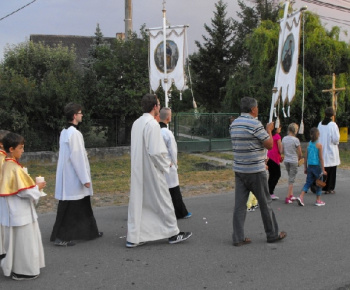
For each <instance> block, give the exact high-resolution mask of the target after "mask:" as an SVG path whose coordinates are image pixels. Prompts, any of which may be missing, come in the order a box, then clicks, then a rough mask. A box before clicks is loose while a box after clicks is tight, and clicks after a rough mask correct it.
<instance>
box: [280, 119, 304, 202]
mask: <svg viewBox="0 0 350 290" xmlns="http://www.w3.org/2000/svg"><path fill="white" fill-rule="evenodd" d="M298 129H299V126H298V125H297V124H295V123H291V124H289V126H288V135H287V136H285V137H284V138H283V139H282V152H281V153H282V157H283V156H284V165H285V167H286V170H287V173H288V193H287V197H286V199H285V203H287V204H288V203H292V202H293V201H294V200H295V197H294V195H293V184H294V181H295V177H296V175H297V173H298V161H299V160H300V159H301V158H302V156H301V155H302V154H301V147H300V141H299V139H298V138H297V137H295V135H296V134H297V132H298Z"/></svg>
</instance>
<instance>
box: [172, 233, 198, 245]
mask: <svg viewBox="0 0 350 290" xmlns="http://www.w3.org/2000/svg"><path fill="white" fill-rule="evenodd" d="M191 236H192V233H191V232H186V233H185V232H180V233H178V234H177V235H175V236H172V237H170V238H169V244H177V243H181V242H183V241H186V240H187V239H189V238H190V237H191Z"/></svg>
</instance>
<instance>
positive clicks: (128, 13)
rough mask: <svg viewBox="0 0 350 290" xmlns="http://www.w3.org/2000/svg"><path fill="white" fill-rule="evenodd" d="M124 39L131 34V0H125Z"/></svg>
mask: <svg viewBox="0 0 350 290" xmlns="http://www.w3.org/2000/svg"><path fill="white" fill-rule="evenodd" d="M124 21H125V39H128V38H129V37H130V34H131V32H132V0H125V20H124Z"/></svg>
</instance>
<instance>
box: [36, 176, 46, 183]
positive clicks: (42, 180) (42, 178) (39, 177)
mask: <svg viewBox="0 0 350 290" xmlns="http://www.w3.org/2000/svg"><path fill="white" fill-rule="evenodd" d="M40 182H45V177H43V176H38V177H35V183H40Z"/></svg>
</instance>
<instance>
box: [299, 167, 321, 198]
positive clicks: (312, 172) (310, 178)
mask: <svg viewBox="0 0 350 290" xmlns="http://www.w3.org/2000/svg"><path fill="white" fill-rule="evenodd" d="M321 173H322V169H321V167H320V166H319V165H309V166H308V167H307V176H306V183H305V185H304V187H303V191H304V192H305V193H306V192H307V191H308V190H309V188H310V187H311V185H312V184H313V183H314V182H315V180H316V179H317V178H319V177H320V175H321ZM321 193H322V188H321V187H319V186H316V195H321Z"/></svg>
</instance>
